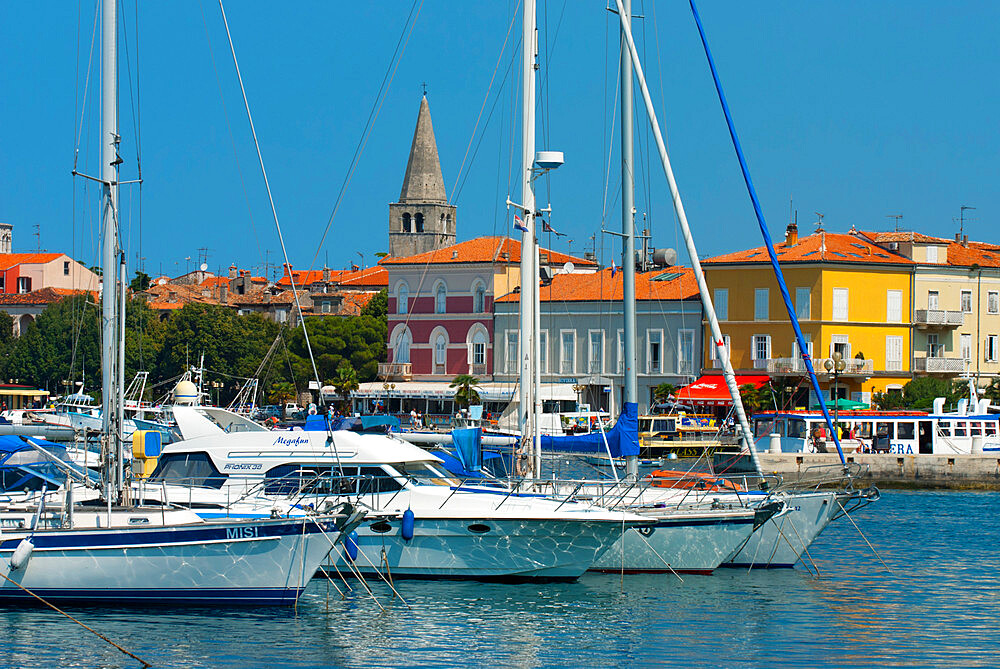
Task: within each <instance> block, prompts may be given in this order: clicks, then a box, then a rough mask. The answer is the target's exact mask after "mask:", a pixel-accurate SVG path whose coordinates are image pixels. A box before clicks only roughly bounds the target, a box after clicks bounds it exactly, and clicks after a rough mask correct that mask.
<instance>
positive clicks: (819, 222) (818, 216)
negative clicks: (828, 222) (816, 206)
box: [813, 211, 825, 232]
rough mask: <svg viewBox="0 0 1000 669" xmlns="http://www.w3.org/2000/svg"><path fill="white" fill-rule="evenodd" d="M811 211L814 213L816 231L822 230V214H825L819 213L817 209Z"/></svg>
mask: <svg viewBox="0 0 1000 669" xmlns="http://www.w3.org/2000/svg"><path fill="white" fill-rule="evenodd" d="M813 213H814V214H816V232H823V216H824V215H825V214H821V213H819V212H818V211H816V212H813Z"/></svg>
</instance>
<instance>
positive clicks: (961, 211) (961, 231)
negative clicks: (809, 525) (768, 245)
mask: <svg viewBox="0 0 1000 669" xmlns="http://www.w3.org/2000/svg"><path fill="white" fill-rule="evenodd" d="M966 209H975V207H970V206H969V205H967V204H963V205H962V206H961V207H959V208H958V210H959V214H958V238H959V241H961V239H962V237H963V236H964V235H965V210H966ZM35 227H36V228H37V227H38V226H37V225H36V226H35Z"/></svg>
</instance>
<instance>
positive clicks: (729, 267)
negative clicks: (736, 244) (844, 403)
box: [703, 225, 913, 406]
mask: <svg viewBox="0 0 1000 669" xmlns="http://www.w3.org/2000/svg"><path fill="white" fill-rule="evenodd" d="M776 251H777V253H778V260H779V262H780V263H781V267H782V271H783V273H784V277H785V283H786V284H787V286H788V291H789V294H790V297H791V300H792V305H793V308H794V310H795V312H796V315H797V317H798V320H799V323H800V325H801V327H802V332H803V334H804V335H805V338H806V341H808V342H809V348H810V350H809V353H810V356H811V357H812V359H813V365H814V368H815V369H816V372H817V375H818V377H819V381H820V385H821V387H822V388H823V390H824V394H825V395H826V396H827V397H828V398H829V397H830V396H831V395H832V394H835V395H836V396H837V397H841V398H846V399H851V400H856V401H861V402H865V403H868V402H869V401H870V399H871V393H872V392H884V391H886V390H887V389H898V388H902V386H903V385H905V384H906V383H907V381H909V380H910V378H911V350H912V341H911V333H912V330H911V328H912V326H911V319H910V310H911V303H912V300H911V290H910V286H911V277H912V273H913V262H912V261H911V260H909V259H908V258H905V257H903V256H902V255H900V254H898V253H894V252H892V251H889V250H888V249H885V248H882V247H880V246H878V245H876V244H874V243H872V242H871V241H869V240H868V239H867V238H865V237H863V236H861V235H859V234H855V233H853V231H852V233H849V234H836V233H828V232H824V231H822V230H819V231H817V232H816V233H814V234H812V235H809V236H807V237H803V238H801V239H799V238H798V235H797V231H796V229H795V226H794V225H792V226H789V229H788V231H787V234H786V240H785V242H784V243H781V244H778V245H776ZM703 265H704V268H705V277H706V279H707V281H708V285H709V289H710V291H711V292H712V296H713V299H714V302H715V308H716V313H717V314H718V317H719V321H720V325H721V327H722V332H723V336H724V338H725V339H726V343H727V344H728V346H729V350H730V357H731V359H732V363H733V368H734V369H736V370H737V371H738V372H739V371H744V372H748V371H751V370H754V371H756V372H757V373H760V372H767V374H768V375H770V376H771V377H772V378H775V377H780V378H784V379H787V384H788V385H790V386H792V387H794V384H795V383H796V382H797V383H798V387H799V394H798V395H797V399H796V405H797V406H803V405H804V404H805V398H806V392H807V391H806V388H808V387H809V381H808V377H807V375H806V368H805V363H804V362H803V360H802V357H801V356H800V355H799V352H798V346H797V345H796V342H795V334H794V331H793V330H792V326H791V322H790V320H789V318H788V312H787V310H786V307H785V304H784V301H783V299H782V296H781V292H780V290H779V288H778V283H777V280H776V278H775V276H774V271H773V270H772V268H771V264H770V259H769V258H768V255H767V250H766V248H765V247H759V248H755V249H750V250H746V251H739V252H736V253H730V254H726V255H722V256H718V257H715V258H710V259H708V260H704V261H703ZM704 331H705V333H706V338H705V358H704V359H705V360H707V361H711V364H712V366H714V367H716V368H718V367H719V366H720V365H719V361H718V360H717V357H716V355H715V350H714V349H715V346H714V345H713V342H712V341H711V331H710V330H709V328H708V327H705V328H704ZM834 351H839V352H840V354H841V356H842V358H843V360H844V361H845V363H846V368H845V369H844V371H843V372H841V373H840V374H839V375H838V377H837V379H836V384H835V383H834V376H833V374H830V373H828V372H827V371H826V369H825V367H824V363H825V362H826V360H827V359H828V358H830V357H831V356H832V355H833V353H834ZM834 385H835V386H836V391H835V392H833V393H831V391H832V390H833V387H834ZM814 402H815V400H814Z"/></svg>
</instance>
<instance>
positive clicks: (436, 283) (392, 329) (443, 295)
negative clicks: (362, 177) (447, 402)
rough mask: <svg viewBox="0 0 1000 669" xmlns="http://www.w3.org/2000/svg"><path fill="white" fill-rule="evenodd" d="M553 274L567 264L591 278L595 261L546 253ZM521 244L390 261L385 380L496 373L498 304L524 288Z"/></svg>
mask: <svg viewBox="0 0 1000 669" xmlns="http://www.w3.org/2000/svg"><path fill="white" fill-rule="evenodd" d="M540 258H541V264H542V266H543V267H548V268H549V270H550V271H552V272H554V271H555V270H556V269H557V268H562V267H563V266H564V265H565V264H566V263H567V262H573V263H574V267H575V268H577V269H578V270H579V271H581V272H593V271H594V270H595V269H596V265H595V264H594V263H593V262H592V261H588V260H584V259H582V258H575V257H572V256H568V255H566V254H564V253H557V252H554V251H549V250H547V249H540ZM520 261H521V243H520V242H519V241H518V240H515V239H510V238H507V237H479V238H477V239H472V240H469V241H466V242H461V243H459V244H455V245H453V246H448V247H445V248H443V249H438V250H436V251H431V252H428V253H421V254H418V255H415V256H410V257H408V258H392V257H389V258H385V259H384V260H382V265H383V266H384V267H385V268H386V269H387V270H388V272H389V294H388V298H389V299H388V305H389V306H388V341H387V347H388V359H387V362H385V363H382V364H381V365H380V369H379V376H380V378H383V379H387V380H388V379H394V380H405V381H409V380H426V381H450V380H451V379H453V378H454V377H455V376H456V375H457V374H472V375H474V376H477V377H479V378H480V379H481V380H483V381H486V380H488V379H489V378H491V377H492V375H493V374H494V348H495V346H494V342H495V339H494V326H493V301H494V298H495V297H496V296H500V295H507V294H509V293H511V292H512V291H514V290H515V289H516V288H518V286H519V285H520V278H521V277H520Z"/></svg>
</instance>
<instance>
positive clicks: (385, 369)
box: [378, 362, 413, 381]
mask: <svg viewBox="0 0 1000 669" xmlns="http://www.w3.org/2000/svg"><path fill="white" fill-rule="evenodd" d="M378 378H380V379H382V380H384V381H412V380H413V371H412V368H411V363H409V362H380V363H378Z"/></svg>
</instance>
